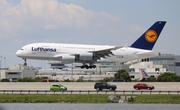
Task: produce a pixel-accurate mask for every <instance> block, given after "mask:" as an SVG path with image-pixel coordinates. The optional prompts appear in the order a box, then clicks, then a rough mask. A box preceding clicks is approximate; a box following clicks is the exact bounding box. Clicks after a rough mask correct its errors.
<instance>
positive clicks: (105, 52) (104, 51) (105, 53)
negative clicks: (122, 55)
mask: <svg viewBox="0 0 180 110" xmlns="http://www.w3.org/2000/svg"><path fill="white" fill-rule="evenodd" d="M123 47H124V46H114V47H111V48H106V49H96V50H94V51H89V52H90V53H94V55H95V57H96V58H97V59H100V58H101V57H102V58H105V57H106V56H109V55H113V53H112V52H111V50H117V49H120V48H123Z"/></svg>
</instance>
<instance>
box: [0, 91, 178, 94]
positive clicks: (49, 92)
mask: <svg viewBox="0 0 180 110" xmlns="http://www.w3.org/2000/svg"><path fill="white" fill-rule="evenodd" d="M179 92H180V91H157V90H156V91H154V90H144V91H143V90H118V91H96V90H67V91H50V90H0V94H179Z"/></svg>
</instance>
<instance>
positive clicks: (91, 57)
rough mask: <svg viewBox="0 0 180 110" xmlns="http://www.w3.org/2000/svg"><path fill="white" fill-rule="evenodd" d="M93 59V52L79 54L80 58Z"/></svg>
mask: <svg viewBox="0 0 180 110" xmlns="http://www.w3.org/2000/svg"><path fill="white" fill-rule="evenodd" d="M92 59H93V53H81V54H80V55H79V60H92Z"/></svg>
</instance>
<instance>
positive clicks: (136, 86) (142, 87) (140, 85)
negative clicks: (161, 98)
mask: <svg viewBox="0 0 180 110" xmlns="http://www.w3.org/2000/svg"><path fill="white" fill-rule="evenodd" d="M133 88H134V89H136V90H140V89H148V90H152V89H154V86H152V85H148V84H146V83H137V84H135V85H134V87H133Z"/></svg>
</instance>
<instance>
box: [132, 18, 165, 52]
mask: <svg viewBox="0 0 180 110" xmlns="http://www.w3.org/2000/svg"><path fill="white" fill-rule="evenodd" d="M165 24H166V21H157V22H155V23H154V24H153V25H152V26H151V27H150V28H149V29H148V30H147V31H146V32H145V33H144V34H143V35H141V37H139V38H138V39H137V40H136V41H135V42H134V43H133V44H132V45H131V47H133V48H139V49H145V50H152V49H153V47H154V44H155V43H156V41H157V39H158V37H159V35H160V33H161V31H162V29H163V27H164V25H165Z"/></svg>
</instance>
